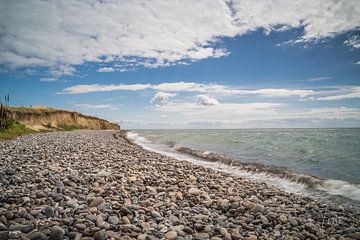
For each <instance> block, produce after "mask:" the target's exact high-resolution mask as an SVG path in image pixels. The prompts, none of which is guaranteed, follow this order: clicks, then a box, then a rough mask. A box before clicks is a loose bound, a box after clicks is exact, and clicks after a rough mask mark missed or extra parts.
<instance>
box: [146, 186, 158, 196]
mask: <svg viewBox="0 0 360 240" xmlns="http://www.w3.org/2000/svg"><path fill="white" fill-rule="evenodd" d="M146 189H147V190H148V191H149V192H150V193H151V194H157V191H156V189H155V188H154V187H151V186H146Z"/></svg>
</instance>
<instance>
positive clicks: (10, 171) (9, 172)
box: [5, 168, 16, 175]
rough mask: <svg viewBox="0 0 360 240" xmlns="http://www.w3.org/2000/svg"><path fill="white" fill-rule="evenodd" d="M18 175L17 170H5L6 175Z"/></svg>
mask: <svg viewBox="0 0 360 240" xmlns="http://www.w3.org/2000/svg"><path fill="white" fill-rule="evenodd" d="M15 173H16V171H15V169H12V168H6V169H5V174H6V175H14V174H15Z"/></svg>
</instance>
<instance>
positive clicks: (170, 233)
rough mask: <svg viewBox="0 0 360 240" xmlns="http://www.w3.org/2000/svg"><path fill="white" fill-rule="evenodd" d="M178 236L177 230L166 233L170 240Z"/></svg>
mask: <svg viewBox="0 0 360 240" xmlns="http://www.w3.org/2000/svg"><path fill="white" fill-rule="evenodd" d="M176 237H177V233H176V232H175V231H169V232H167V233H166V234H165V238H166V239H169V240H174V239H176Z"/></svg>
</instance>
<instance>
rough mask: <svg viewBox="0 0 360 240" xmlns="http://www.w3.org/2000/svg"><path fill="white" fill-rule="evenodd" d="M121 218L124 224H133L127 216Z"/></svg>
mask: <svg viewBox="0 0 360 240" xmlns="http://www.w3.org/2000/svg"><path fill="white" fill-rule="evenodd" d="M121 220H122V222H123V223H124V224H131V221H130V219H129V218H128V217H127V216H123V217H122V218H121Z"/></svg>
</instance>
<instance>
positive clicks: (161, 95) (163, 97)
mask: <svg viewBox="0 0 360 240" xmlns="http://www.w3.org/2000/svg"><path fill="white" fill-rule="evenodd" d="M176 95H177V94H176V93H167V92H157V93H156V94H155V96H154V97H153V98H151V100H150V103H153V104H161V105H162V104H166V103H168V102H169V101H170V98H172V97H175V96H176Z"/></svg>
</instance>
